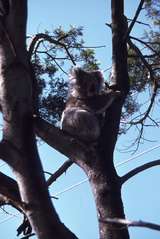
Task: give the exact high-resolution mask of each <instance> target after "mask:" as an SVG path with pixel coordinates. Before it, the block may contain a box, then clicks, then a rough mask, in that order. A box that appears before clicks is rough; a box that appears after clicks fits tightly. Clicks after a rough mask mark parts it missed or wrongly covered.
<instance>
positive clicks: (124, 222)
mask: <svg viewBox="0 0 160 239" xmlns="http://www.w3.org/2000/svg"><path fill="white" fill-rule="evenodd" d="M101 221H102V222H103V223H110V224H121V225H126V226H127V227H146V228H149V229H152V230H157V231H160V225H159V224H155V223H150V222H144V221H130V220H125V219H120V218H107V219H106V220H101Z"/></svg>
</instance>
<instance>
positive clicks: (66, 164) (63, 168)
mask: <svg viewBox="0 0 160 239" xmlns="http://www.w3.org/2000/svg"><path fill="white" fill-rule="evenodd" d="M72 164H73V162H72V161H71V160H67V161H66V162H64V164H63V165H62V166H61V167H60V168H59V169H58V170H57V171H56V172H55V173H54V174H52V175H51V177H50V178H49V179H48V180H47V186H50V185H51V184H52V183H53V182H54V181H56V180H57V178H59V177H60V176H61V175H62V174H63V173H65V172H66V171H67V169H68V168H69V167H70V166H71V165H72Z"/></svg>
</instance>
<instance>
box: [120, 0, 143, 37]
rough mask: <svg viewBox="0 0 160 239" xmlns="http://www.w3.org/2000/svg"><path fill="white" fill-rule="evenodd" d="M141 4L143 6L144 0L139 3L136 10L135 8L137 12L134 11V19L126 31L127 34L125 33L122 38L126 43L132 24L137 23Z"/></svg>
mask: <svg viewBox="0 0 160 239" xmlns="http://www.w3.org/2000/svg"><path fill="white" fill-rule="evenodd" d="M143 4H144V0H141V1H140V3H139V6H138V8H137V10H136V13H135V16H134V18H133V20H132V22H131V24H130V25H129V27H128V30H127V32H126V34H125V37H124V40H125V41H126V40H127V38H128V37H129V34H130V33H131V31H132V29H133V27H134V24H135V22H136V21H137V18H138V16H139V14H140V12H141V10H142V7H143Z"/></svg>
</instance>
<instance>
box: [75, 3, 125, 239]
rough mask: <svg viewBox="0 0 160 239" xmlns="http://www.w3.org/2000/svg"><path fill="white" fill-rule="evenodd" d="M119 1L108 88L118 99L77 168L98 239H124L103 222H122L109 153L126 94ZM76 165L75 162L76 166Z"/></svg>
mask: <svg viewBox="0 0 160 239" xmlns="http://www.w3.org/2000/svg"><path fill="white" fill-rule="evenodd" d="M123 4H124V3H123V0H119V1H117V0H112V1H111V8H112V76H111V80H112V87H113V89H117V90H120V92H121V97H120V98H118V99H117V100H116V101H115V102H114V103H113V104H112V105H111V107H110V108H109V109H108V110H107V112H106V119H105V124H104V127H103V129H102V134H101V137H100V140H99V144H98V145H97V147H96V149H95V151H94V153H93V152H92V153H90V154H92V156H90V159H88V161H86V162H85V163H82V164H81V163H80V164H79V165H80V166H81V167H82V168H83V169H84V171H85V172H86V174H87V176H88V178H89V181H90V183H91V186H92V190H93V194H94V197H95V202H96V207H97V214H98V221H99V232H100V239H128V238H129V234H128V229H127V227H122V226H121V225H115V224H114V225H113V224H111V223H108V222H107V218H125V215H124V209H123V203H122V199H121V184H120V178H119V177H118V175H117V173H116V170H115V168H114V164H113V153H114V149H115V144H116V141H117V135H118V132H119V124H120V117H121V110H122V106H123V103H124V100H125V97H126V95H127V93H128V91H129V77H128V68H127V46H126V40H125V39H124V37H125V34H126V32H127V21H126V18H125V16H124V6H123ZM78 163H79V162H78Z"/></svg>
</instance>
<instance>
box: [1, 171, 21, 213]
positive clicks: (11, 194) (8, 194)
mask: <svg viewBox="0 0 160 239" xmlns="http://www.w3.org/2000/svg"><path fill="white" fill-rule="evenodd" d="M0 182H1V183H0V195H1V200H2V201H3V202H4V203H5V204H10V205H12V206H14V207H15V208H17V209H18V208H19V210H20V211H21V210H22V208H23V206H24V205H23V202H22V201H21V197H20V193H19V190H18V185H17V182H16V181H15V180H14V179H12V178H10V177H8V176H6V175H5V174H3V173H1V172H0Z"/></svg>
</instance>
